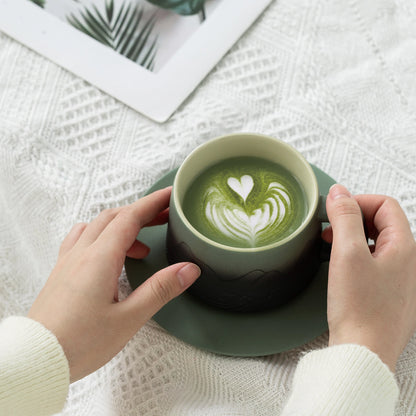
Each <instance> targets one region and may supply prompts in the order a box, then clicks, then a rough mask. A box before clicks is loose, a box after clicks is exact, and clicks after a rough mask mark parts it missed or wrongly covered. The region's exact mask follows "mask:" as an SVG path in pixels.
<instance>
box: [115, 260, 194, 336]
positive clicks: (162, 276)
mask: <svg viewBox="0 0 416 416" xmlns="http://www.w3.org/2000/svg"><path fill="white" fill-rule="evenodd" d="M200 274H201V270H200V269H199V267H198V266H197V265H195V264H193V263H177V264H173V265H171V266H168V267H166V268H164V269H162V270H160V271H158V272H157V273H155V274H154V275H153V276H151V277H150V278H149V279H147V280H146V281H145V282H144V283H143V284H141V285H140V286H139V287H138V288H137V289H136V290H135V291H134V292H133V293H131V294H130V296H128V297H127V298H126V299H125V300H123V302H121V303H120V306H121V307H122V308H123V309H124V312H125V313H126V314H127V315H128V316H129V317H131V316H137V317H139V320H138V321H136V324H135V326H136V325H137V326H138V327H137V329H138V328H139V327H140V326H142V325H143V324H144V323H145V322H147V321H148V320H149V319H150V318H151V317H152V316H153V315H154V314H155V313H156V312H158V311H159V309H161V308H162V307H163V306H164V305H165V304H166V303H168V302H169V301H170V300H172V299H173V298H175V297H176V296H178V295H180V294H181V293H182V292H184V291H185V290H186V289H187V288H188V287H189V286H191V285H192V283H194V282H195V280H196V279H197V278H198V277H199V275H200ZM137 329H136V330H137Z"/></svg>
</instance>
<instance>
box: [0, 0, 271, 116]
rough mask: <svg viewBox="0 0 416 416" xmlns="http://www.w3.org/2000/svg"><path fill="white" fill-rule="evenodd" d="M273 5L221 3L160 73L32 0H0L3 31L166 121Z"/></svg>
mask: <svg viewBox="0 0 416 416" xmlns="http://www.w3.org/2000/svg"><path fill="white" fill-rule="evenodd" d="M271 1H272V0H223V1H222V2H221V3H220V4H219V5H218V6H217V7H216V8H215V10H214V11H213V12H212V14H211V15H210V16H209V18H208V19H207V20H206V21H205V22H203V24H201V26H200V28H198V29H197V31H196V32H195V33H194V34H193V35H192V36H191V37H190V38H189V39H188V40H187V41H186V42H185V44H184V45H183V46H182V47H181V48H179V49H178V51H176V52H175V54H174V55H173V57H172V58H171V59H170V60H169V61H168V62H166V63H165V64H164V65H163V67H162V68H161V69H160V70H159V71H158V72H157V73H153V72H151V71H148V70H146V69H144V68H143V67H141V66H140V65H138V64H136V63H135V62H132V61H130V60H129V59H127V58H125V57H123V56H122V55H120V54H118V53H117V52H115V51H113V50H112V49H110V48H108V47H106V46H104V45H102V44H100V43H99V42H97V41H96V40H94V39H92V38H91V37H89V36H88V35H85V34H84V33H82V32H80V31H79V30H77V29H75V28H74V27H72V26H71V25H69V24H67V23H65V22H63V21H62V20H60V19H59V18H57V17H55V16H54V15H52V14H50V13H48V12H47V11H45V10H43V9H42V8H40V7H39V6H36V5H35V4H34V3H32V2H31V1H29V0H0V30H1V31H3V32H4V33H6V34H7V35H9V36H11V37H13V38H14V39H16V40H17V41H19V42H21V43H23V44H25V45H26V46H28V47H29V48H31V49H33V50H35V51H36V52H38V53H40V54H41V55H43V56H45V57H47V58H48V59H50V60H51V61H53V62H55V63H57V64H58V65H60V66H62V67H64V68H66V69H67V70H69V71H70V72H72V73H74V74H76V75H78V76H80V77H81V78H83V79H85V80H86V81H88V82H90V83H91V84H93V85H95V86H96V87H98V88H99V89H101V90H102V91H104V92H106V93H107V94H109V95H111V96H113V97H115V98H117V99H118V100H120V101H122V102H123V103H125V104H127V105H128V106H130V107H132V108H133V109H135V110H137V111H138V112H140V113H142V114H144V115H145V116H147V117H149V118H150V119H152V120H154V121H157V122H160V123H162V122H164V121H166V120H167V119H168V118H169V117H170V116H171V115H172V114H173V113H174V111H175V110H176V109H177V108H178V107H179V105H180V104H181V103H182V102H183V101H184V100H185V99H186V97H187V96H188V95H189V94H190V93H191V92H192V91H193V90H194V89H195V88H196V87H197V85H198V84H199V83H200V82H201V81H202V79H203V78H204V77H205V76H206V75H207V74H208V73H209V72H210V71H211V69H212V68H213V67H214V66H215V65H216V64H217V63H218V61H219V60H220V59H221V58H222V57H223V56H224V55H225V53H226V52H227V51H228V50H229V49H230V48H231V46H232V45H233V44H234V43H235V42H236V41H237V40H238V38H239V37H240V36H241V35H242V34H243V33H244V31H245V30H247V29H248V28H249V27H250V25H251V24H252V23H253V22H254V21H255V20H256V19H257V17H258V16H259V15H260V14H261V13H262V12H263V10H264V9H265V8H266V7H267V5H268V4H269V3H270V2H271ZM5 64H7V63H4V62H2V63H1V65H5Z"/></svg>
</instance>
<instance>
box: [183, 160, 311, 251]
mask: <svg viewBox="0 0 416 416" xmlns="http://www.w3.org/2000/svg"><path fill="white" fill-rule="evenodd" d="M182 208H183V212H184V214H185V216H186V218H187V219H188V221H189V222H190V223H191V224H192V225H193V226H194V227H195V228H196V229H197V230H198V231H199V232H200V233H201V234H203V235H205V236H206V237H208V238H210V239H211V240H214V241H216V242H218V243H221V244H225V245H228V246H232V247H245V248H248V247H261V246H265V245H268V244H271V243H275V242H277V241H279V240H282V239H283V238H285V237H287V236H288V235H290V234H292V233H293V232H294V231H295V230H296V229H297V228H298V227H299V226H300V225H301V223H302V221H303V219H304V218H305V216H306V212H307V203H306V197H305V194H304V191H303V189H302V187H301V185H300V184H299V182H298V181H297V179H296V178H295V177H294V176H293V175H292V174H291V173H290V172H288V170H286V169H285V168H283V167H282V166H280V165H278V164H275V163H273V162H271V161H268V160H265V159H261V158H255V157H236V158H231V159H226V160H224V161H222V162H220V163H218V164H215V165H213V166H211V167H209V168H208V169H207V170H205V171H203V172H202V173H201V174H200V175H199V176H198V177H196V178H195V180H194V181H193V182H192V184H191V186H190V187H189V189H188V190H187V191H186V193H185V196H184V200H183V204H182Z"/></svg>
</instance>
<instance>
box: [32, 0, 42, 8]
mask: <svg viewBox="0 0 416 416" xmlns="http://www.w3.org/2000/svg"><path fill="white" fill-rule="evenodd" d="M31 1H32V2H33V3H35V4H37V5H38V6H39V7H44V6H45V0H31Z"/></svg>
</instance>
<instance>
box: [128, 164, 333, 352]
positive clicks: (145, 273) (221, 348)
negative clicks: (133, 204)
mask: <svg viewBox="0 0 416 416" xmlns="http://www.w3.org/2000/svg"><path fill="white" fill-rule="evenodd" d="M312 168H313V170H314V172H315V175H316V177H317V179H318V184H319V190H320V193H321V194H326V193H327V192H328V190H329V188H330V186H331V185H332V184H334V183H335V181H334V180H333V179H332V178H331V177H329V176H328V175H326V174H325V173H324V172H322V171H321V170H320V169H318V168H316V167H315V166H312ZM175 174H176V170H175V171H172V172H170V173H168V174H167V175H166V176H165V177H163V178H162V179H160V180H159V181H158V182H157V183H156V184H155V185H154V186H153V187H152V188H151V189H149V193H150V192H153V191H155V190H157V189H161V188H164V187H166V186H169V185H171V184H172V183H173V179H174V177H175ZM166 229H167V226H166V225H163V226H155V227H149V228H145V229H143V230H142V231H141V232H140V234H139V237H140V240H141V241H143V242H144V243H145V244H147V245H149V246H150V248H151V252H150V254H149V255H148V257H147V258H146V259H144V260H135V259H130V258H127V259H126V262H125V268H126V273H127V278H128V280H129V282H130V285H131V286H132V288H133V289H134V288H136V287H137V286H139V285H140V284H141V283H142V282H144V281H145V280H146V279H147V278H148V277H150V276H151V275H152V274H154V273H155V272H156V271H157V270H160V269H161V268H163V267H166V266H167V265H168V262H167V259H166V254H165V237H166ZM327 277H328V263H327V262H323V263H322V265H321V267H320V269H319V271H318V273H317V274H316V276H315V278H314V279H313V280H312V282H311V283H310V285H309V286H308V287H307V288H306V289H305V290H304V291H303V292H302V293H301V294H300V295H298V296H297V297H296V298H295V299H294V300H292V301H291V302H289V303H287V304H285V305H284V306H281V307H279V308H276V309H272V310H269V311H267V312H256V313H247V312H245V313H236V312H234V313H233V312H227V311H224V310H221V309H216V308H213V307H210V306H208V305H206V304H204V303H202V302H201V301H199V300H198V299H197V298H195V297H193V296H192V295H190V294H189V293H186V292H185V293H184V294H182V295H181V296H179V297H177V298H176V299H174V300H173V301H171V302H170V303H168V304H167V305H166V306H165V307H163V308H162V309H161V310H160V311H159V312H158V313H157V314H156V315H155V316H154V320H155V321H156V322H157V323H158V324H159V325H161V326H162V327H163V328H164V329H166V330H167V331H168V332H169V333H171V334H172V335H174V336H176V337H177V338H179V339H181V340H183V341H185V342H187V343H189V344H191V345H194V346H196V347H199V348H202V349H205V350H208V351H211V352H215V353H220V354H225V355H232V356H260V355H268V354H273V353H278V352H282V351H286V350H289V349H292V348H295V347H297V346H299V345H302V344H304V343H306V342H308V341H311V340H312V339H314V338H315V337H317V336H319V335H321V334H322V333H323V332H325V331H326V330H327V329H328V327H327V320H326V291H327Z"/></svg>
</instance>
